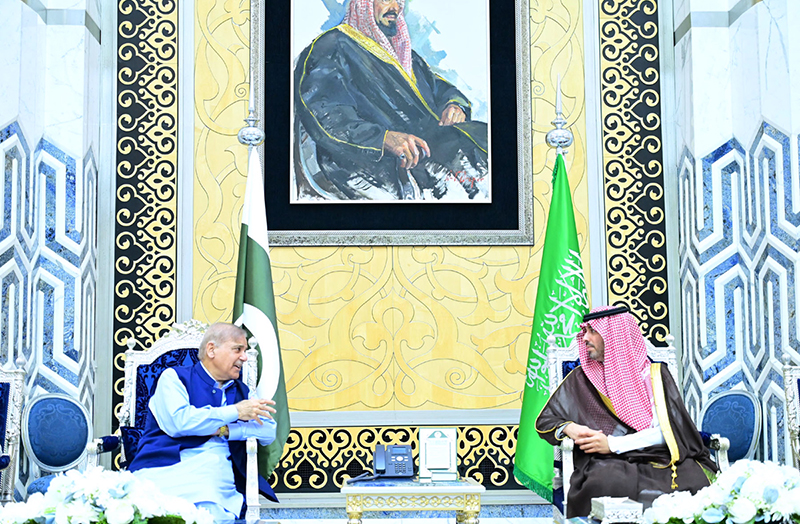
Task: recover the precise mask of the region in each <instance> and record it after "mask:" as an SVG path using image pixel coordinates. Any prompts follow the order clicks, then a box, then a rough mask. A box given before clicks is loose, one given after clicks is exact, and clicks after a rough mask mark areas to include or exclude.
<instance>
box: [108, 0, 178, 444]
mask: <svg viewBox="0 0 800 524" xmlns="http://www.w3.org/2000/svg"><path fill="white" fill-rule="evenodd" d="M177 20H178V3H177V1H171V0H118V4H117V43H118V48H117V151H116V206H115V208H116V212H115V234H114V260H115V266H114V330H113V343H114V377H113V379H114V391H113V395H114V398H113V406H114V412H115V413H116V412H117V411H118V410H119V406H120V405H121V403H122V381H123V369H124V362H123V360H122V359H123V355H124V352H125V350H126V349H127V348H126V346H125V343H126V342H127V340H128V338H130V337H134V338H136V340H137V341H138V342H139V343H140V344H142V345H143V347H149V346H150V345H151V344H152V343H153V341H154V340H156V339H157V338H158V337H159V336H161V335H162V334H164V333H166V332H167V331H168V330H169V327H170V326H171V325H172V324H173V322H174V321H175V309H176V299H175V294H176V293H175V291H176V269H175V267H176V258H177V180H176V174H177V156H178V153H177V150H178V136H177V129H178V128H177V115H178V81H177V80H178V69H177V67H178V60H177V51H178V31H177V29H178V21H177ZM112 425H113V427H114V429H116V427H117V425H118V421H117V418H116V416H114V419H113V421H112Z"/></svg>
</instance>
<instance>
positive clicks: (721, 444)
mask: <svg viewBox="0 0 800 524" xmlns="http://www.w3.org/2000/svg"><path fill="white" fill-rule="evenodd" d="M674 341H675V338H674V337H673V336H672V335H667V347H664V348H657V347H655V346H653V344H651V343H650V341H649V340H647V339H645V343H646V345H647V355H648V357H650V360H651V361H653V362H661V363H664V364H666V365H667V369H669V372H670V373H671V374H672V376H673V377H675V376H677V369H678V362H677V356H676V354H675V346H674V345H673V343H674ZM547 345H548V348H547V368H548V372H549V374H550V384H549V390H550V394H551V395H552V394H553V392H555V390H556V388H558V385H559V384H561V381H562V380H563V379H564V377H566V376H567V375H568V374H569V372H570V371H572V370H573V369H575V368H576V367H578V366H579V365H580V361H579V357H578V344H577V342H576V341H573V342H572V344H570V346H569V347H568V348H566V349H564V348H560V347H558V346H556V339H555V337H553V336H550V337H549V338H548V339H547ZM715 446H716V447H718V448H720V449H721V451H719V452H718V457H719V456H720V454H721V455H722V456H724V457H726V455H725V453H726V450H727V449H728V446H729V445H728V444H727V439H724V438H721V437H720V436H719V435H712V437H711V443H710V447H712V448H714V447H715ZM573 447H574V442H573V441H572V439H570V438H565V439H564V440H563V441H561V445H560V446H559V447H557V448H556V449H555V463H556V466H557V467H556V471H555V478H554V479H553V488H554V490H555V491H557V492H558V490H559V489H562V490H563V499H562V500H563V502H562V504H561V506H562V508H561V515H559V514H558V513H556V514H555V515H554V516H555V518H556V520H558V521H563V520H564V518H563V515H566V514H567V496H568V494H569V486H570V477H571V476H572V472H573V471H574V469H575V468H574V464H573V460H572V450H573ZM724 460H725V464H727V458H725V459H724ZM559 464H560V468H559V467H558V465H559ZM555 498H556V499H558V496H556V497H555ZM554 508H555V509H554V511H556V512H557V511H558V509H559V508H558V504H556V505H555V506H554Z"/></svg>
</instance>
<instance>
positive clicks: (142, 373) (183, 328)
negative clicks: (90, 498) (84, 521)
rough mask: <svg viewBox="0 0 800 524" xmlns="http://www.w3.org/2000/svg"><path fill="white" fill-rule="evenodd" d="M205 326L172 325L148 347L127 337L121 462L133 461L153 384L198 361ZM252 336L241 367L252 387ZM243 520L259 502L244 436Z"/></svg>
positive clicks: (251, 443) (252, 456)
mask: <svg viewBox="0 0 800 524" xmlns="http://www.w3.org/2000/svg"><path fill="white" fill-rule="evenodd" d="M207 328H208V326H207V325H206V324H204V323H202V322H199V321H197V320H189V321H187V322H184V323H182V324H174V325H173V326H172V330H171V331H170V332H169V333H167V334H166V335H165V336H163V337H162V338H160V339H159V340H158V341H156V342H155V343H154V344H153V346H152V347H150V348H149V349H144V350H140V351H137V350H135V349H134V347H135V346H136V340H134V339H128V341H127V346H128V350H127V351H126V352H125V381H124V388H123V394H122V409H121V410H120V414H119V425H120V431H121V433H122V444H123V445H122V465H123V466H125V465H127V464H128V463H130V461H131V460H133V457H134V456H135V455H136V451H137V449H138V444H139V438H140V437H141V436H142V432H143V431H144V425H145V421H146V420H147V410H148V402H149V401H150V397H151V396H152V395H153V393H155V389H156V383H157V382H158V378H159V377H160V376H161V373H162V372H163V371H164V370H165V369H167V368H169V367H176V366H191V365H193V364H195V363H197V361H198V357H197V349H198V348H199V347H200V342H201V341H202V339H203V334H204V333H205V330H206V329H207ZM253 346H254V339H251V341H250V349H248V350H247V357H248V359H247V362H246V363H245V367H244V369H243V379H244V382H245V384H247V385H248V386H249V387H251V388H255V383H256V378H257V377H256V375H257V370H256V369H257V368H256V365H257V364H256V355H257V352H256V350H255V349H254V347H253ZM246 447H247V486H246V488H245V489H246V496H245V501H246V503H247V514H246V519H247V521H253V520H258V518H259V516H260V504H259V501H258V464H257V461H256V451H257V448H258V445H257V441H256V439H255V438H253V437H251V438H249V439H247V446H246Z"/></svg>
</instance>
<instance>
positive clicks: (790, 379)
mask: <svg viewBox="0 0 800 524" xmlns="http://www.w3.org/2000/svg"><path fill="white" fill-rule="evenodd" d="M783 392H784V394H785V398H786V425H787V427H788V429H789V439H790V445H791V447H792V461H793V462H794V467H796V468H800V366H798V365H793V364H792V360H791V358H790V357H789V355H784V356H783Z"/></svg>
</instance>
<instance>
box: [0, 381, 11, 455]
mask: <svg viewBox="0 0 800 524" xmlns="http://www.w3.org/2000/svg"><path fill="white" fill-rule="evenodd" d="M10 397H11V384H9V383H8V382H2V383H0V445H2V446H3V448H4V449H5V446H6V420H8V408H9V407H10V406H9V405H8V402H9V399H10Z"/></svg>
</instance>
